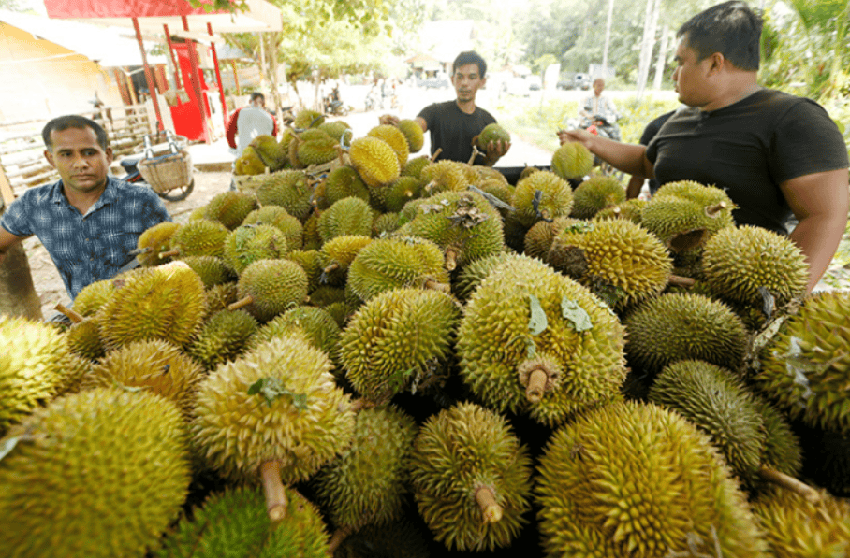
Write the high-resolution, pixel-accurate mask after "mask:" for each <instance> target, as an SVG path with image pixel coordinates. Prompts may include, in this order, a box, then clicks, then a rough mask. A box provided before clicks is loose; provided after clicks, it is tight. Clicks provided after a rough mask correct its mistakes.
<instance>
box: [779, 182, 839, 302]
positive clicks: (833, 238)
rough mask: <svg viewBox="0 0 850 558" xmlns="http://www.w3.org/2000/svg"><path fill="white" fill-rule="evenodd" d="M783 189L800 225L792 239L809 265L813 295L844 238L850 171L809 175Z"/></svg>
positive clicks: (809, 285) (808, 288) (792, 234)
mask: <svg viewBox="0 0 850 558" xmlns="http://www.w3.org/2000/svg"><path fill="white" fill-rule="evenodd" d="M780 188H781V189H782V193H783V194H785V199H786V200H787V201H788V205H789V206H790V207H791V210H792V211H793V212H794V215H795V216H796V217H797V220H798V221H799V224H798V225H797V227H796V228H795V229H794V232H792V233H791V236H790V238H791V240H792V241H794V243H795V244H796V245H797V246H798V247H799V248H800V250H802V252H803V254H804V255H805V256H806V261H808V263H809V284H808V285H807V286H806V291H807V292H809V293H810V292H812V291H813V290H814V288H815V285H817V282H818V281H820V278H821V277H823V274H824V273H826V270H827V268H828V267H829V262H831V261H832V258H833V256H835V251H836V250H837V249H838V244H839V243H840V242H841V237H842V236H843V235H844V227H845V225H846V224H847V213H848V211H850V209H848V206H850V194H848V171H847V169H846V168H844V169H838V170H833V171H826V172H818V173H814V174H808V175H805V176H801V177H799V178H793V179H791V180H786V181H784V182H783V183H782V184H780Z"/></svg>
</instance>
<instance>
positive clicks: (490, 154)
mask: <svg viewBox="0 0 850 558" xmlns="http://www.w3.org/2000/svg"><path fill="white" fill-rule="evenodd" d="M510 148H511V143H510V142H506V141H503V140H499V141H491V142H490V143H489V144H487V153H486V154H485V155H484V164H485V165H487V166H488V167H492V166H493V165H495V164H496V161H498V160H499V159H501V158H502V157H504V155H505V153H507V152H508V149H510Z"/></svg>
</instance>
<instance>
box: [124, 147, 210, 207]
mask: <svg viewBox="0 0 850 558" xmlns="http://www.w3.org/2000/svg"><path fill="white" fill-rule="evenodd" d="M166 139H167V142H166V144H167V145H166V146H160V145H157V146H154V145H152V144H151V137H150V136H147V135H146V136H145V137H144V142H145V149H144V151H143V152H142V153H140V154H136V155H132V156H130V157H125V158H124V159H122V160H121V162H120V165H121V166H122V167H124V173H125V176H124V177H123V178H122V180H126V181H127V182H130V183H131V184H138V185H140V186H146V187H148V188H150V189H152V190H153V191H154V192H156V194H157V195H158V196H159V197H161V198H163V199H166V200H168V201H181V200H185V199H186V198H187V197H188V196H189V194H191V193H192V191H193V190H194V189H195V179H194V178H193V177H192V159H191V156H190V155H189V152H188V151H186V149H185V142H184V141H181V140H180V138H178V137H177V136H175V135H173V134H172V133H171V132H170V131H166ZM182 139H183V140H185V138H182ZM155 148H156V149H155Z"/></svg>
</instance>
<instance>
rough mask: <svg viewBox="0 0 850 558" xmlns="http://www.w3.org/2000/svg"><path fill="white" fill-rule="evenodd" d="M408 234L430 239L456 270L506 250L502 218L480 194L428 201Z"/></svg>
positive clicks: (448, 265)
mask: <svg viewBox="0 0 850 558" xmlns="http://www.w3.org/2000/svg"><path fill="white" fill-rule="evenodd" d="M425 201H426V203H423V204H421V205H419V206H418V207H417V213H416V218H415V219H413V220H412V221H411V222H410V223H408V224H407V225H405V227H404V231H405V234H408V235H411V236H421V237H422V238H427V239H428V240H430V241H431V242H433V243H435V244H436V245H437V246H439V247H440V248H442V249H443V250H444V251H445V252H446V269H448V270H449V271H452V270H454V269H455V268H456V267H463V266H465V265H467V264H470V263H472V262H474V261H475V260H477V259H480V258H485V257H487V256H491V255H493V254H496V253H498V252H502V251H504V249H505V238H504V232H503V230H502V217H501V215H499V212H498V211H497V210H496V209H495V208H494V207H493V206H492V205H490V204H489V203H488V202H487V200H486V199H484V197H483V196H481V195H480V194H476V193H474V192H446V193H445V194H438V195H436V196H432V197H430V198H428V199H427V200H425Z"/></svg>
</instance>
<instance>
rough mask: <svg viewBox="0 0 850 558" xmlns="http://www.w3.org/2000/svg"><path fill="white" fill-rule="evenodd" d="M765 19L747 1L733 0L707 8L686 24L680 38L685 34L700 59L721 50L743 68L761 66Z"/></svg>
mask: <svg viewBox="0 0 850 558" xmlns="http://www.w3.org/2000/svg"><path fill="white" fill-rule="evenodd" d="M761 29H762V18H761V16H760V15H759V14H758V13H756V12H755V11H753V10H752V9H750V7H749V6H747V5H746V4H744V3H743V2H739V1H737V0H732V1H731V2H724V3H722V4H718V5H716V6H712V7H711V8H708V9H707V10H704V11H702V12H700V13H698V14H697V15H695V16H694V17H692V18H691V19H690V20H688V21H686V22H685V23H683V24H682V27H680V28H679V32H678V33H676V36H677V37H685V38H686V40H687V45H688V47H690V48H691V49H693V50H694V51H695V52H696V54H697V61H700V60H704V59H705V58H706V57H708V56H711V55H712V54H714V53H715V52H719V53H721V54H723V56H724V57H726V59H727V60H729V61H730V62H731V63H732V64H734V65H735V66H737V67H738V68H741V69H742V70H747V71H755V70H758V69H759V40H760V37H761Z"/></svg>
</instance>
